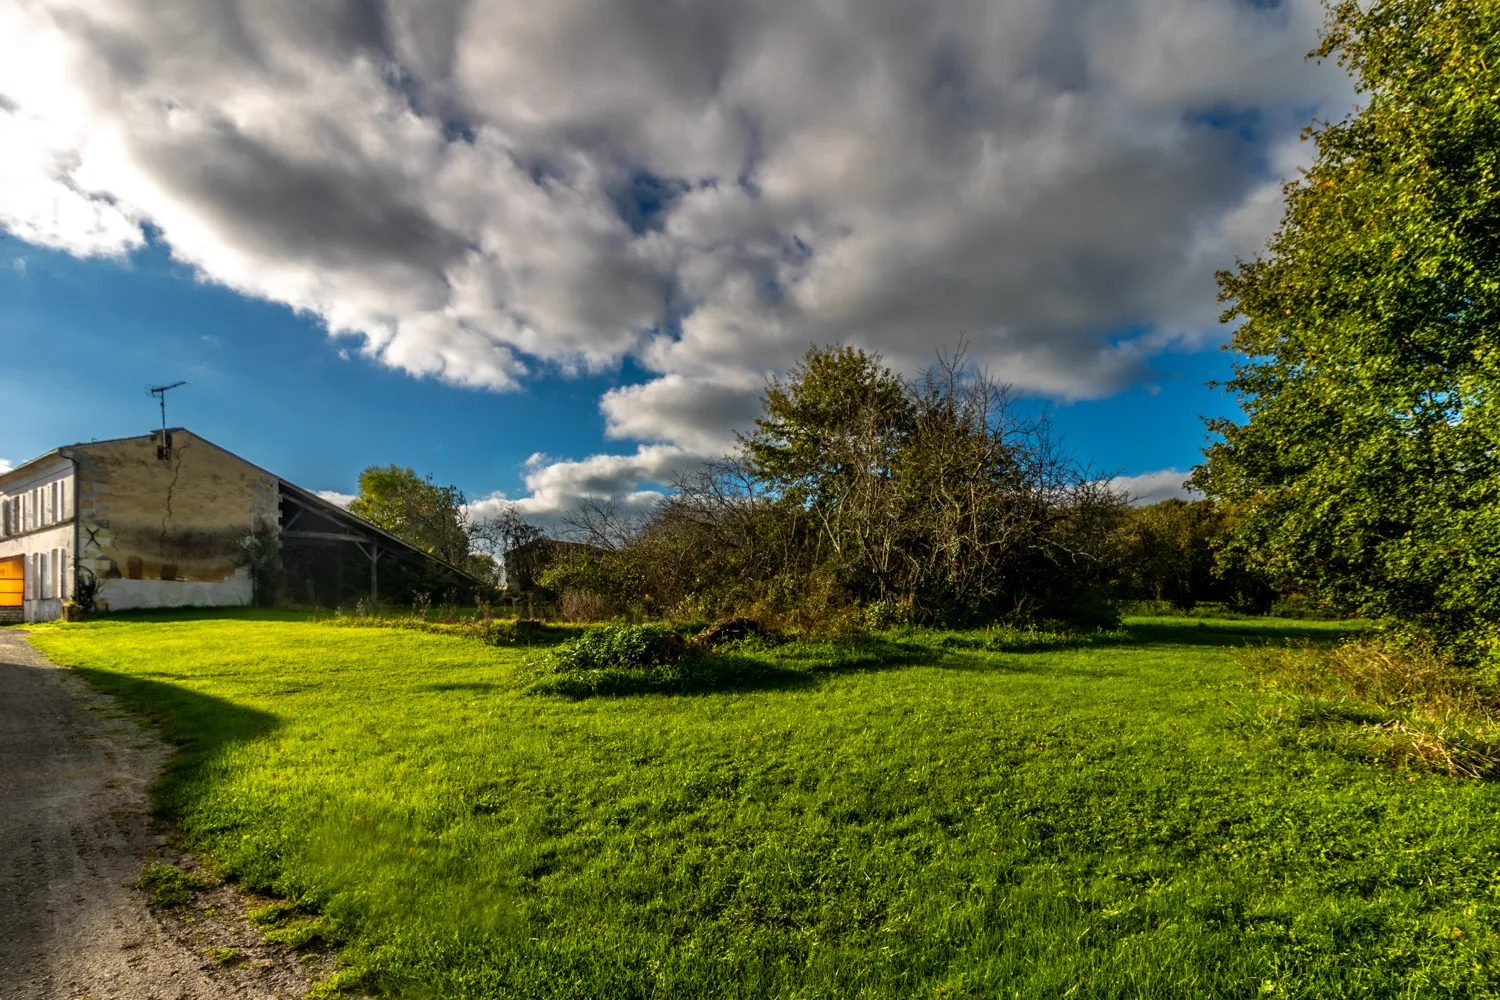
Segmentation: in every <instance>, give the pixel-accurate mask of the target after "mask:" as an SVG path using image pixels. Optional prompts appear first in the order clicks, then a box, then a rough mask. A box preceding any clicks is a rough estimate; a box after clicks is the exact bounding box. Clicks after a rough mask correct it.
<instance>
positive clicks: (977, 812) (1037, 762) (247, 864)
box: [36, 619, 1500, 1000]
mask: <svg viewBox="0 0 1500 1000" xmlns="http://www.w3.org/2000/svg"><path fill="white" fill-rule="evenodd" d="M1201 626H1202V627H1200V622H1197V621H1193V620H1183V619H1174V620H1170V621H1168V620H1161V619H1151V620H1144V619H1143V620H1135V621H1131V622H1128V623H1127V626H1126V629H1125V634H1122V635H1112V636H1110V637H1109V638H1108V640H1107V641H1099V642H1092V643H1088V642H1085V643H1076V642H1074V643H1069V644H1064V645H1061V646H1059V647H1058V648H1052V649H1043V650H1036V651H1026V650H1018V649H1015V648H1011V649H995V648H989V646H988V639H983V638H982V639H980V640H979V642H978V643H977V644H966V643H961V642H954V643H945V642H944V638H945V636H950V635H951V636H953V637H956V638H959V639H962V638H964V637H965V636H970V635H973V636H982V635H983V633H919V632H918V631H914V630H895V631H889V632H883V633H878V634H875V635H872V636H869V637H866V638H854V639H849V640H845V641H839V642H835V641H827V642H812V641H805V640H797V641H785V642H779V641H763V640H759V639H752V640H744V641H741V642H735V643H728V644H726V645H725V646H724V647H721V648H720V649H716V650H713V651H712V652H711V653H709V652H706V653H705V654H704V655H703V656H701V657H695V658H693V662H694V663H699V664H706V665H709V666H711V667H712V672H710V673H708V674H705V675H702V676H700V677H698V679H696V680H691V683H689V682H686V681H685V680H684V679H683V678H678V679H677V680H676V681H673V682H672V683H652V682H650V681H649V680H648V681H645V682H643V681H642V678H643V677H647V678H649V677H650V676H651V675H652V674H653V671H650V670H639V669H632V668H608V669H601V670H597V671H593V673H594V674H597V675H599V679H607V678H610V677H614V680H611V681H610V682H609V683H599V684H596V685H595V687H594V688H593V689H590V690H586V691H584V690H571V691H568V690H559V689H553V690H542V689H541V688H540V687H539V686H538V682H539V680H542V679H543V678H544V675H542V674H540V673H539V672H538V671H539V670H541V667H540V666H539V665H538V663H537V662H536V661H537V660H538V659H539V658H540V657H543V656H545V655H546V649H545V648H542V649H529V648H525V647H514V646H494V645H489V644H486V643H484V642H477V641H474V640H473V639H472V638H468V637H465V636H463V635H451V634H443V633H434V632H429V631H414V630H406V629H390V628H350V627H342V626H334V625H330V624H327V623H316V622H297V621H265V620H261V621H256V620H229V621H221V622H213V621H205V620H191V621H183V620H177V621H144V622H135V623H119V624H114V625H111V626H108V627H104V626H100V627H93V628H90V627H72V628H58V629H53V630H48V631H46V632H45V633H42V634H38V636H37V637H36V641H37V643H38V645H40V646H42V647H43V648H44V649H45V650H46V651H47V652H48V653H49V654H51V655H52V656H54V657H55V658H57V659H58V660H59V661H61V662H65V663H69V664H72V665H74V666H76V667H77V668H78V669H79V671H80V673H81V674H82V675H83V676H85V677H86V678H87V679H88V680H89V681H90V682H91V683H93V684H95V685H97V686H99V687H100V688H102V689H104V690H107V691H110V692H112V693H114V694H115V695H116V696H117V698H119V699H120V701H121V702H122V703H123V704H124V705H125V706H126V707H128V708H131V709H133V710H137V711H140V712H142V713H144V714H145V715H147V716H148V717H149V718H151V719H152V720H154V721H155V722H156V724H157V725H159V726H160V727H161V729H162V731H163V732H164V733H165V734H166V735H167V736H168V737H169V738H170V739H172V740H174V741H175V742H177V743H178V744H179V745H180V746H181V747H182V752H181V753H180V754H179V755H178V756H177V757H176V758H175V759H174V761H173V763H172V764H171V769H170V770H169V772H168V774H167V776H166V778H165V780H164V781H163V782H162V784H161V786H160V787H159V789H158V801H159V804H160V808H161V809H162V810H163V811H164V812H165V813H166V814H167V815H168V816H169V817H171V818H172V820H173V821H174V822H175V823H176V824H177V825H178V827H179V828H180V830H181V831H182V833H183V835H184V836H186V837H187V838H189V839H190V841H191V842H192V843H194V844H195V845H197V846H198V847H199V848H200V849H201V850H202V851H204V852H205V853H206V854H207V855H208V857H209V859H210V860H211V862H212V867H213V870H214V871H215V872H216V873H222V874H223V875H224V876H225V877H227V878H231V879H234V880H236V881H238V882H240V883H241V884H242V885H244V886H246V887H247V888H250V889H253V890H256V891H259V892H264V893H265V894H267V895H271V896H275V897H277V898H280V899H283V900H288V901H291V902H286V903H281V904H275V906H274V908H273V909H272V910H271V911H268V912H266V913H263V914H261V915H260V916H259V917H258V918H257V919H259V920H260V921H261V922H262V923H263V924H265V925H266V926H267V927H268V928H269V929H270V930H271V931H272V932H273V933H276V932H283V933H284V936H285V938H286V941H287V943H289V944H290V943H295V941H296V940H297V939H305V940H304V943H305V944H312V943H316V941H317V940H319V939H321V940H323V941H335V942H338V943H339V944H338V946H339V947H340V948H341V953H340V955H341V960H342V961H343V962H344V963H345V968H344V969H343V971H342V972H341V973H340V978H339V979H338V980H337V982H338V983H345V984H358V986H359V988H360V989H367V990H374V991H384V992H386V993H389V994H391V995H395V996H442V997H457V998H464V997H474V998H478V997H527V998H533V997H599V996H608V997H620V998H645V997H653V996H654V997H683V998H687V997H693V998H696V997H707V996H713V997H742V998H747V1000H748V998H752V997H753V998H761V997H777V996H780V997H799V998H800V997H808V998H811V997H828V998H834V997H839V998H842V997H863V998H885V997H889V998H898V997H899V998H906V997H914V996H915V997H922V996H927V997H936V996H964V995H976V994H977V995H979V996H983V997H990V996H1005V997H1027V998H1038V1000H1041V998H1046V1000H1054V998H1057V997H1062V996H1068V995H1071V996H1073V997H1101V996H1111V997H1114V996H1135V997H1183V998H1187V997H1195V998H1196V997H1225V998H1229V997H1234V998H1239V997H1244V996H1257V995H1293V996H1308V997H1325V996H1329V997H1333V996H1413V997H1416V996H1429V995H1437V996H1445V997H1481V996H1492V995H1493V993H1494V991H1495V989H1496V982H1497V977H1496V973H1495V971H1494V970H1496V969H1497V968H1500V942H1497V939H1496V936H1495V934H1494V932H1492V931H1491V930H1490V928H1492V927H1495V926H1497V925H1500V903H1497V902H1496V900H1495V897H1494V893H1493V892H1492V891H1491V889H1490V887H1491V886H1493V885H1494V884H1496V883H1497V882H1500V860H1497V859H1500V832H1497V830H1496V825H1495V824H1494V823H1493V821H1492V817H1493V815H1494V814H1495V813H1496V811H1497V806H1500V798H1497V790H1500V786H1496V785H1491V784H1487V783H1480V782H1458V781H1448V780H1445V779H1429V780H1423V781H1418V782H1407V781H1406V780H1405V775H1402V774H1396V773H1393V772H1390V771H1388V770H1386V769H1383V768H1377V767H1371V766H1369V764H1368V763H1367V762H1366V761H1365V760H1363V759H1354V758H1351V757H1349V756H1348V755H1347V754H1344V753H1342V752H1338V751H1337V749H1336V748H1329V747H1327V746H1323V745H1315V744H1313V743H1306V742H1300V741H1298V740H1296V739H1292V740H1288V739H1285V738H1284V735H1285V733H1287V732H1292V731H1294V727H1293V728H1289V727H1283V726H1280V725H1274V726H1273V725H1269V724H1264V725H1259V726H1256V725H1247V721H1246V720H1257V719H1261V718H1262V716H1263V713H1264V712H1265V711H1266V710H1268V708H1271V707H1275V706H1278V705H1279V706H1282V707H1287V708H1288V710H1290V709H1289V707H1288V706H1289V704H1290V703H1289V702H1284V701H1280V700H1278V699H1277V697H1276V696H1275V694H1274V692H1268V691H1267V690H1266V689H1265V688H1264V687H1263V686H1262V685H1261V683H1260V681H1259V680H1258V678H1257V677H1256V676H1254V675H1252V674H1249V673H1247V672H1246V671H1245V669H1244V668H1243V667H1241V666H1240V665H1239V664H1238V663H1237V662H1236V661H1235V659H1234V658H1233V656H1232V655H1230V654H1231V653H1232V652H1233V650H1234V649H1236V648H1240V647H1242V646H1244V644H1245V643H1247V642H1260V641H1263V640H1264V639H1266V638H1270V637H1276V636H1279V637H1280V638H1285V637H1287V636H1314V637H1317V636H1323V637H1326V638H1328V639H1330V640H1331V639H1334V638H1336V637H1337V636H1338V635H1339V634H1340V633H1341V631H1347V627H1343V626H1337V625H1335V624H1325V623H1316V622H1314V623H1296V622H1291V623H1277V622H1268V621H1265V620H1261V621H1246V622H1238V621H1207V622H1202V623H1201ZM611 669H614V670H616V671H617V675H616V674H611V673H610V670H611ZM695 669H696V668H695ZM550 676H552V677H554V678H563V677H564V676H565V674H559V673H556V672H555V671H554V672H553V673H552V674H551V675H550ZM658 679H660V677H659V676H658ZM627 681H631V683H633V684H634V686H631V683H626V682H627ZM1333 700H1336V699H1333ZM1304 728H1309V727H1304ZM1454 928H1460V929H1461V930H1462V934H1461V935H1459V936H1457V937H1455V936H1454V935H1453V930H1454ZM321 989H322V990H323V991H324V992H325V993H327V992H330V991H332V990H333V989H335V985H333V984H325V985H324V986H323V987H321ZM1266 990H1273V991H1274V992H1263V991H1266ZM1070 991H1071V994H1070Z"/></svg>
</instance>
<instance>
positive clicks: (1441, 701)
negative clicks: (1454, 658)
mask: <svg viewBox="0 0 1500 1000" xmlns="http://www.w3.org/2000/svg"><path fill="white" fill-rule="evenodd" d="M1238 657H1239V659H1240V660H1241V662H1243V663H1244V664H1245V665H1246V666H1247V667H1248V668H1249V669H1250V670H1251V671H1253V672H1254V673H1255V674H1256V675H1257V676H1258V677H1259V678H1260V680H1261V683H1262V684H1264V685H1265V686H1266V687H1268V688H1271V689H1273V690H1277V691H1280V692H1283V693H1284V694H1286V695H1287V696H1288V697H1289V698H1290V699H1291V701H1292V703H1293V704H1292V706H1291V707H1290V710H1287V709H1286V708H1285V707H1284V706H1283V707H1282V709H1281V710H1280V711H1279V712H1278V713H1276V716H1275V718H1276V720H1277V721H1288V722H1290V723H1292V724H1293V725H1294V726H1296V727H1297V728H1298V729H1300V730H1302V731H1304V732H1306V733H1310V734H1311V735H1313V736H1314V737H1315V738H1317V739H1318V740H1319V741H1320V742H1323V743H1326V744H1328V745H1329V747H1330V748H1331V749H1335V750H1338V751H1340V752H1342V753H1344V754H1345V755H1351V756H1359V757H1364V758H1367V759H1369V760H1372V761H1377V762H1380V763H1382V764H1385V765H1386V766H1389V767H1392V768H1394V769H1396V770H1401V771H1416V772H1422V773H1429V774H1441V775H1447V776H1449V777H1461V778H1475V779H1484V780H1494V779H1496V778H1500V727H1497V726H1496V722H1495V718H1496V715H1497V714H1500V690H1497V688H1496V686H1495V685H1494V684H1493V683H1491V682H1490V681H1489V680H1487V679H1486V678H1484V677H1481V676H1480V675H1477V674H1474V673H1471V672H1468V671H1465V670H1461V669H1459V668H1458V667H1456V666H1455V665H1454V664H1452V663H1451V662H1450V661H1448V660H1447V659H1445V658H1444V657H1442V656H1441V655H1439V654H1438V653H1437V652H1436V651H1435V650H1434V649H1433V648H1432V647H1431V646H1429V645H1423V644H1399V643H1396V642H1394V641H1392V640H1391V639H1390V638H1388V637H1386V638H1375V639H1357V640H1354V641H1351V642H1346V643H1344V644H1342V645H1340V646H1336V647H1333V648H1327V647H1318V646H1314V645H1312V644H1311V643H1307V642H1302V643H1294V644H1288V645H1285V646H1263V647H1260V648H1257V649H1247V650H1244V651H1242V652H1240V653H1239V654H1238Z"/></svg>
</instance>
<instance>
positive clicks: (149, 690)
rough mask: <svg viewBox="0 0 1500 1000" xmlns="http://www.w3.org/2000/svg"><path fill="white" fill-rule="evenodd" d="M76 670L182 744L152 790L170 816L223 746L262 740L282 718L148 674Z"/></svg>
mask: <svg viewBox="0 0 1500 1000" xmlns="http://www.w3.org/2000/svg"><path fill="white" fill-rule="evenodd" d="M72 670H73V672H74V673H76V674H77V675H78V676H79V677H82V678H83V679H84V681H86V682H87V683H88V684H89V686H90V687H92V688H94V689H95V690H97V691H102V692H103V693H105V694H108V695H113V696H114V698H115V703H116V704H117V705H119V706H120V707H121V708H123V709H125V710H126V711H127V712H129V713H130V714H132V715H134V716H136V717H138V718H143V719H145V720H146V721H147V722H149V723H150V724H152V725H153V726H155V727H156V730H157V732H159V733H160V734H161V736H162V738H163V739H165V740H166V741H167V742H168V743H171V744H172V745H173V746H175V747H177V748H178V753H176V754H174V755H173V756H172V757H171V758H170V759H169V760H168V761H167V764H166V767H165V768H164V769H163V771H162V776H161V779H160V780H159V781H158V782H157V783H156V785H155V786H154V788H153V789H152V806H153V810H154V811H155V812H157V813H159V814H161V815H165V816H168V817H171V818H177V817H179V816H181V815H182V811H183V809H184V807H185V806H186V805H187V804H188V801H189V799H190V798H191V797H192V795H193V789H194V788H195V787H196V786H197V785H198V784H199V782H200V780H202V779H204V778H205V776H206V773H207V771H208V770H209V769H210V768H212V767H213V764H214V761H215V760H216V759H217V758H218V756H219V754H220V752H221V751H222V750H223V749H224V748H225V747H228V746H230V745H232V744H235V743H245V742H249V741H251V740H255V739H259V738H260V737H262V736H264V735H266V734H267V733H269V732H271V731H272V730H273V729H275V728H276V727H277V726H278V725H279V724H280V721H281V720H280V719H279V718H277V717H276V716H275V715H272V714H271V713H269V712H262V711H259V710H257V709H253V708H246V707H244V706H243V705H236V704H234V703H233V702H230V701H225V700H224V699H223V698H215V697H213V696H211V695H206V694H201V693H199V692H197V691H192V690H190V689H188V688H185V687H181V686H179V685H176V684H169V683H165V682H163V681H160V680H155V679H152V678H151V677H149V676H138V675H134V674H121V673H115V672H113V671H109V670H96V669H93V668H90V667H73V668H72Z"/></svg>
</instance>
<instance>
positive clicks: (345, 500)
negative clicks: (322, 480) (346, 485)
mask: <svg viewBox="0 0 1500 1000" xmlns="http://www.w3.org/2000/svg"><path fill="white" fill-rule="evenodd" d="M318 496H320V497H322V498H323V499H324V500H327V501H328V502H329V503H331V504H333V505H334V506H335V507H347V506H349V504H350V503H351V502H352V501H353V500H354V497H355V494H353V493H340V492H338V491H337V490H318Z"/></svg>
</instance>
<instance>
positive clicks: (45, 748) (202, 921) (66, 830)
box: [0, 630, 328, 1000]
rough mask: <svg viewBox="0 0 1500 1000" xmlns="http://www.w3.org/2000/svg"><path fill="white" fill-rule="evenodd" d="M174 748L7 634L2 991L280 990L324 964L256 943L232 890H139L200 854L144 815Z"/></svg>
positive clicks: (0, 690) (163, 995)
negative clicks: (190, 899)
mask: <svg viewBox="0 0 1500 1000" xmlns="http://www.w3.org/2000/svg"><path fill="white" fill-rule="evenodd" d="M168 752H169V751H168V749H167V748H166V747H165V746H163V745H162V744H161V743H160V742H159V741H158V740H156V739H155V738H154V737H153V736H152V735H151V734H149V733H147V732H146V731H144V730H143V729H141V728H140V727H139V726H137V725H135V724H134V723H133V722H131V721H130V720H129V719H127V718H125V717H124V716H123V715H122V714H121V713H119V712H118V711H117V710H115V709H114V708H113V707H112V700H111V699H109V698H108V697H105V696H102V695H99V694H97V693H95V692H93V691H92V690H90V689H89V688H88V687H87V686H86V685H84V684H83V682H82V681H80V680H79V679H78V678H76V677H74V676H72V675H71V674H69V673H68V672H67V671H65V670H62V669H60V668H57V667H55V666H54V665H52V664H51V663H49V662H48V661H47V660H46V659H45V658H44V657H42V656H41V655H40V654H39V653H37V652H36V650H34V649H33V648H32V647H31V646H30V645H29V644H28V643H27V642H26V641H25V638H24V635H23V634H22V633H19V632H17V631H15V630H0V997H3V998H4V1000H81V998H87V1000H209V998H219V997H235V998H241V997H244V998H274V1000H279V998H283V997H300V996H301V995H302V994H303V993H305V992H306V991H307V989H308V985H309V982H310V980H311V978H312V977H313V976H314V975H316V974H318V973H320V972H324V971H326V970H327V966H328V962H327V960H326V958H325V959H323V960H321V961H313V962H307V961H305V960H303V961H299V960H298V957H297V956H294V955H292V954H290V953H288V952H286V951H285V950H284V949H273V948H268V947H267V946H265V945H264V944H263V943H261V941H260V938H259V935H258V934H256V933H255V931H254V930H253V929H252V928H250V927H249V925H248V924H247V923H246V922H245V921H244V919H243V912H244V902H243V901H242V900H240V899H239V898H237V896H236V895H235V894H234V893H233V892H231V891H230V890H229V889H226V888H219V889H216V890H213V891H212V892H210V893H205V894H203V895H202V897H201V898H198V899H195V900H194V904H193V907H192V908H191V909H190V910H189V911H188V912H186V913H175V912H169V911H159V910H156V909H154V908H151V907H149V906H148V905H147V902H146V897H145V894H144V893H143V892H141V891H140V890H138V889H135V888H133V885H134V883H135V882H136V881H137V880H138V879H139V878H140V875H141V871H142V868H143V866H144V865H145V864H146V863H147V862H166V863H173V864H178V865H188V866H190V865H191V863H192V862H191V859H190V858H186V857H185V856H184V855H181V854H180V853H178V852H176V851H173V850H171V849H170V848H169V847H168V844H167V838H166V836H165V835H164V831H163V830H162V829H161V827H160V825H159V824H157V823H156V822H154V821H153V820H151V819H150V818H149V817H148V815H147V795H146V789H147V787H148V786H149V785H150V783H151V782H152V781H153V780H154V779H155V778H156V776H157V774H158V773H159V771H160V769H161V765H162V762H163V761H164V760H165V759H166V756H167V754H168ZM211 949H219V951H218V956H219V958H221V959H225V960H226V961H227V964H225V962H221V961H217V960H215V958H214V957H211V956H210V954H209V952H210V950H211ZM228 949H232V952H231V951H229V950H228Z"/></svg>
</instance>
